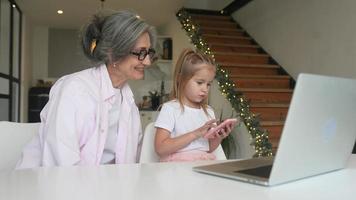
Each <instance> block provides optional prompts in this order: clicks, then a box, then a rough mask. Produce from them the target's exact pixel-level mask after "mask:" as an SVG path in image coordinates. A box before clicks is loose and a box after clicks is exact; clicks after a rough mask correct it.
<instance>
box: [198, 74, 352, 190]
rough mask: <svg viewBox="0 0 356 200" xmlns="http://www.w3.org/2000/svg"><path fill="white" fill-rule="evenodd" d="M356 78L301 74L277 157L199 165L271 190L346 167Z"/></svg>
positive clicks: (349, 147)
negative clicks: (272, 187)
mask: <svg viewBox="0 0 356 200" xmlns="http://www.w3.org/2000/svg"><path fill="white" fill-rule="evenodd" d="M355 111H356V80H353V79H346V78H337V77H330V76H321V75H313V74H300V75H299V76H298V78H297V84H296V87H295V89H294V93H293V97H292V101H291V104H290V107H289V111H288V114H287V118H286V121H285V125H284V128H283V131H282V135H281V139H280V142H279V147H278V149H277V152H276V155H275V156H274V157H262V158H252V159H246V160H239V161H228V162H224V163H219V164H210V165H205V166H197V167H194V168H193V170H194V171H197V172H202V173H206V174H211V175H216V176H221V177H226V178H231V179H236V180H241V181H245V182H249V183H253V184H258V185H264V186H272V185H278V184H282V183H286V182H291V181H295V180H298V179H303V178H306V177H310V176H315V175H319V174H323V173H327V172H332V171H336V170H339V169H342V168H344V167H345V165H346V164H347V161H348V159H349V157H350V155H351V151H352V148H353V145H354V144H355V139H356V123H355V119H356V112H355Z"/></svg>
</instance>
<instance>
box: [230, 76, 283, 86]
mask: <svg viewBox="0 0 356 200" xmlns="http://www.w3.org/2000/svg"><path fill="white" fill-rule="evenodd" d="M230 78H231V80H232V81H234V82H235V84H236V85H237V87H238V88H286V89H287V88H289V87H290V77H289V76H284V75H272V76H266V75H231V76H230Z"/></svg>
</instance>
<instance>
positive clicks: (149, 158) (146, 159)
mask: <svg viewBox="0 0 356 200" xmlns="http://www.w3.org/2000/svg"><path fill="white" fill-rule="evenodd" d="M155 134H156V128H155V127H154V122H151V123H149V124H148V125H147V126H146V128H145V131H144V135H143V142H142V149H141V155H140V163H150V162H158V161H159V156H158V155H157V154H156V151H155V148H154V140H155ZM214 154H215V156H216V159H217V160H226V156H225V153H224V151H223V149H222V147H221V145H219V147H218V148H217V149H216V150H215V151H214Z"/></svg>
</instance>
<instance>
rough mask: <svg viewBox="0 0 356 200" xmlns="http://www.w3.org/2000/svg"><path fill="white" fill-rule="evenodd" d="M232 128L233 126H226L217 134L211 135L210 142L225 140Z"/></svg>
mask: <svg viewBox="0 0 356 200" xmlns="http://www.w3.org/2000/svg"><path fill="white" fill-rule="evenodd" d="M232 126H233V124H229V125H226V127H225V128H223V129H221V130H220V131H219V132H216V133H215V134H214V135H213V137H212V138H210V140H216V139H219V140H222V139H224V138H226V137H227V136H229V134H230V133H231V131H232V128H233V127H232Z"/></svg>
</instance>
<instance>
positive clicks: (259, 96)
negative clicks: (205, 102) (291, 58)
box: [191, 14, 294, 153]
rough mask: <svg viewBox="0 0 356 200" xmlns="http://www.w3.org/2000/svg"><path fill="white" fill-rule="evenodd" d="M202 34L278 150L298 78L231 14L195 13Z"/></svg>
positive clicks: (193, 15)
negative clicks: (288, 73) (234, 19)
mask: <svg viewBox="0 0 356 200" xmlns="http://www.w3.org/2000/svg"><path fill="white" fill-rule="evenodd" d="M191 17H192V21H193V22H194V23H195V24H197V25H199V27H200V29H199V33H200V34H201V36H202V37H203V39H204V41H205V42H207V44H208V45H209V47H210V49H211V51H212V53H213V54H214V56H215V60H216V62H217V63H218V64H219V65H220V66H221V67H222V68H224V69H226V70H227V71H228V73H229V76H230V79H231V80H232V81H234V82H235V85H236V87H237V90H238V91H240V92H242V93H243V94H244V96H245V97H246V98H247V99H248V100H249V101H250V111H251V112H253V113H255V114H257V115H259V118H260V124H261V126H262V128H264V129H267V130H268V132H269V141H270V142H271V143H272V151H273V152H274V153H275V151H276V149H277V147H278V143H279V139H280V135H281V132H282V128H283V125H284V121H285V119H286V116H287V112H288V108H289V104H290V101H291V97H292V94H293V87H294V80H293V79H292V78H291V77H290V76H289V75H287V74H286V73H285V72H284V70H283V69H282V68H281V67H280V66H279V65H277V64H276V63H275V62H274V61H273V59H272V58H271V57H270V55H268V54H267V53H265V52H264V51H263V49H262V48H261V47H260V46H259V45H258V44H257V43H256V42H255V41H254V40H253V38H251V37H250V36H249V35H248V34H247V33H246V32H245V31H244V30H243V29H242V28H241V27H240V26H239V25H238V24H237V23H236V22H234V21H233V20H232V18H231V17H230V16H222V15H200V14H191Z"/></svg>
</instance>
